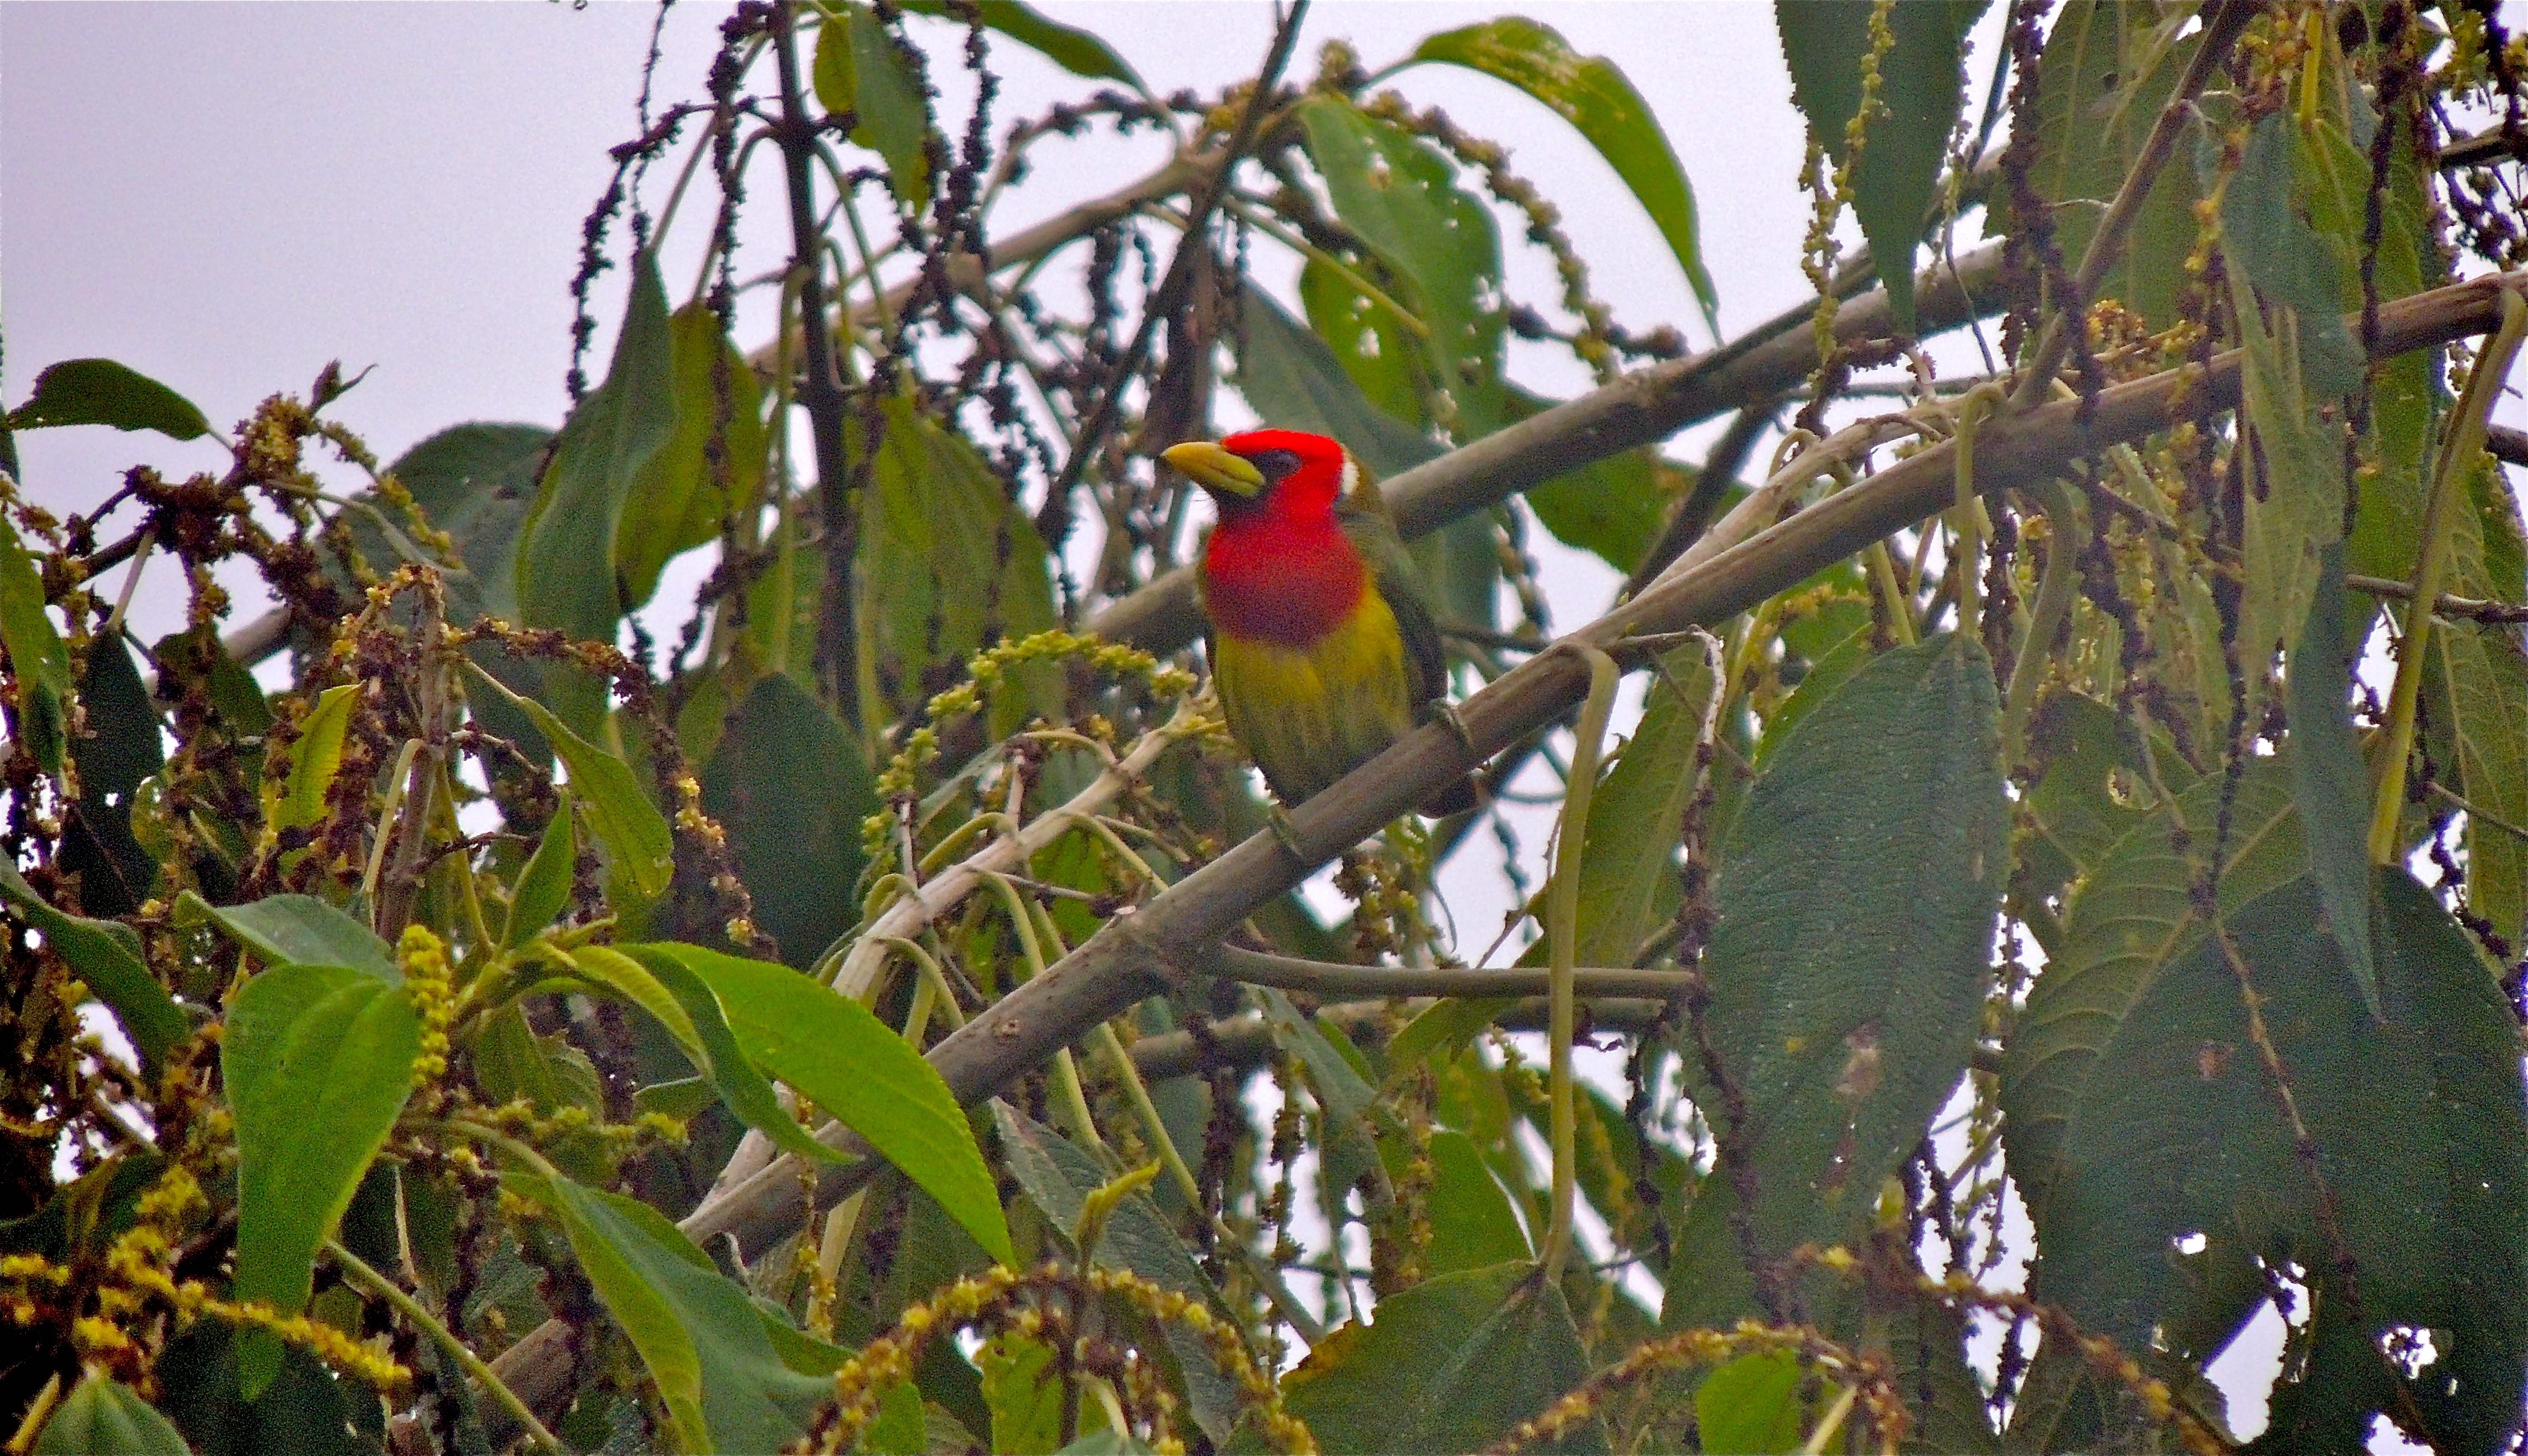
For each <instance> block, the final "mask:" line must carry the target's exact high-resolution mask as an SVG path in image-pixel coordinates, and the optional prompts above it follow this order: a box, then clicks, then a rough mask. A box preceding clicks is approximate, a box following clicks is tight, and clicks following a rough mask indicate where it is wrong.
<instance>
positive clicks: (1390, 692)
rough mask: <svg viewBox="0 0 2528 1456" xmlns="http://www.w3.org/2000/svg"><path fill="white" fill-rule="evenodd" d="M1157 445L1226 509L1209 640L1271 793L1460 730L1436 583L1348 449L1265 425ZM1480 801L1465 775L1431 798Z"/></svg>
mask: <svg viewBox="0 0 2528 1456" xmlns="http://www.w3.org/2000/svg"><path fill="white" fill-rule="evenodd" d="M1160 458H1161V459H1163V460H1165V461H1167V463H1168V464H1169V465H1171V466H1173V467H1174V468H1175V469H1176V470H1178V471H1179V472H1180V473H1182V474H1183V475H1184V476H1185V478H1186V479H1188V480H1190V481H1192V482H1193V483H1194V484H1196V485H1198V486H1200V487H1202V489H1203V490H1204V492H1205V493H1207V494H1209V495H1210V496H1211V498H1212V501H1213V503H1214V505H1215V506H1216V508H1217V510H1218V512H1219V523H1218V524H1217V525H1216V526H1214V527H1213V528H1212V530H1211V531H1210V533H1209V534H1208V535H1207V536H1206V537H1205V538H1204V540H1203V542H1202V545H1201V547H1200V560H1199V562H1198V564H1197V566H1196V568H1195V581H1196V584H1197V587H1198V588H1199V592H1198V596H1199V598H1200V600H1201V605H1202V613H1203V617H1204V619H1205V621H1206V622H1207V624H1208V626H1207V630H1206V631H1205V633H1204V645H1205V650H1206V652H1207V654H1208V655H1209V657H1210V660H1211V674H1212V682H1213V685H1214V687H1215V689H1216V690H1217V691H1218V693H1219V695H1220V705H1221V709H1222V712H1223V713H1224V714H1225V715H1226V716H1227V718H1228V720H1229V731H1230V735H1231V736H1232V737H1234V738H1236V739H1237V740H1238V744H1239V746H1240V747H1242V748H1244V749H1245V750H1246V754H1247V756H1248V757H1250V758H1252V759H1254V760H1255V766H1256V767H1257V768H1259V769H1261V770H1263V773H1264V782H1265V784H1266V785H1267V786H1268V787H1270V788H1271V789H1272V791H1273V794H1274V797H1275V798H1276V799H1278V800H1280V801H1281V802H1282V804H1283V805H1285V806H1297V805H1299V804H1300V803H1302V802H1304V801H1306V800H1308V799H1310V798H1312V797H1314V796H1315V795H1317V794H1319V793H1321V792H1323V791H1324V790H1325V789H1326V788H1327V787H1328V786H1330V785H1332V784H1333V783H1334V782H1335V780H1337V779H1340V778H1342V777H1343V775H1344V774H1346V773H1349V772H1350V771H1351V770H1353V769H1355V768H1357V767H1359V766H1360V765H1361V764H1363V763H1365V762H1367V761H1369V759H1371V758H1372V757H1374V756H1376V755H1377V754H1378V753H1379V751H1381V750H1383V749H1385V748H1386V747H1387V746H1388V745H1389V744H1392V743H1394V742H1395V741H1396V740H1397V739H1398V738H1401V737H1403V736H1404V735H1405V734H1406V733H1408V732H1411V731H1412V730H1413V728H1414V727H1416V726H1417V725H1418V724H1420V723H1423V722H1426V721H1429V720H1431V719H1433V718H1434V717H1437V718H1440V719H1441V720H1443V721H1446V722H1448V724H1449V725H1450V728H1451V731H1453V732H1455V733H1456V734H1457V736H1458V738H1459V739H1460V741H1466V737H1467V735H1466V732H1465V729H1464V726H1463V725H1462V724H1461V723H1458V722H1457V721H1456V719H1455V715H1454V713H1453V712H1452V711H1451V710H1450V709H1449V708H1448V702H1447V696H1448V663H1447V659H1446V658H1445V657H1444V656H1443V655H1442V652H1441V648H1440V629H1439V624H1438V623H1437V622H1435V621H1434V620H1433V619H1432V615H1431V603H1430V598H1429V595H1428V594H1427V592H1426V591H1425V590H1424V588H1423V584H1422V580H1421V575H1420V573H1419V571H1418V570H1417V569H1416V568H1415V565H1414V561H1413V558H1412V556H1411V555H1409V554H1408V553H1407V552H1406V551H1405V549H1404V542H1403V540H1402V538H1400V537H1398V536H1397V535H1396V526H1395V524H1394V522H1393V521H1391V520H1390V519H1389V518H1388V515H1387V511H1386V506H1385V502H1384V501H1383V500H1382V499H1381V498H1380V496H1379V494H1378V491H1377V488H1376V487H1375V485H1373V484H1372V483H1371V481H1370V479H1369V476H1368V472H1366V471H1365V470H1364V469H1362V467H1361V464H1360V462H1359V461H1358V460H1357V459H1355V458H1354V457H1353V455H1352V453H1351V451H1349V450H1347V449H1345V448H1344V447H1343V444H1342V442H1339V441H1336V440H1333V439H1330V438H1328V437H1326V436H1323V435H1313V434H1309V433H1307V432H1305V431H1299V430H1280V429H1260V430H1248V431H1243V432H1241V433H1238V434H1235V435H1231V436H1228V437H1226V438H1224V439H1221V440H1219V441H1216V442H1215V441H1187V442H1184V443H1182V444H1176V445H1171V446H1169V447H1168V448H1167V449H1166V450H1163V451H1161V452H1160ZM1468 747H1469V749H1470V750H1471V748H1472V745H1471V743H1470V742H1469V744H1468ZM1477 802H1478V791H1477V789H1476V786H1475V784H1474V782H1473V780H1472V779H1471V778H1467V779H1461V780H1459V781H1458V782H1457V783H1455V784H1453V785H1451V786H1450V787H1449V788H1448V789H1447V790H1445V791H1442V793H1441V794H1440V795H1438V796H1436V797H1435V798H1434V799H1433V800H1432V801H1431V802H1430V803H1429V804H1428V805H1426V806H1425V812H1428V813H1430V814H1432V815H1433V816H1434V817H1440V816H1445V815H1448V814H1450V813H1455V812H1459V811H1461V810H1464V809H1469V808H1473V807H1474V806H1476V804H1477ZM1275 823H1276V827H1277V828H1280V827H1281V826H1283V825H1284V824H1286V823H1287V820H1285V819H1282V818H1279V817H1277V818H1276V820H1275ZM1285 842H1286V843H1287V842H1288V840H1287V838H1286V840H1285Z"/></svg>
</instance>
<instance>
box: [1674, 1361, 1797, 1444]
mask: <svg viewBox="0 0 2528 1456" xmlns="http://www.w3.org/2000/svg"><path fill="white" fill-rule="evenodd" d="M1806 1378H1808V1372H1806V1371H1804V1370H1802V1369H1800V1363H1799V1361H1798V1360H1796V1359H1794V1358H1793V1357H1791V1356H1789V1355H1741V1356H1739V1357H1738V1358H1737V1359H1735V1360H1732V1361H1730V1362H1729V1363H1728V1364H1727V1365H1724V1366H1721V1367H1720V1368H1719V1369H1718V1370H1715V1371H1713V1372H1712V1374H1711V1375H1710V1376H1708V1377H1706V1378H1704V1381H1703V1383H1702V1384H1701V1385H1699V1386H1697V1387H1695V1391H1694V1424H1695V1429H1696V1430H1699V1431H1701V1432H1702V1435H1703V1449H1705V1450H1707V1451H1744V1452H1749V1453H1757V1452H1773V1451H1796V1450H1798V1449H1799V1448H1800V1433H1801V1432H1800V1422H1801V1420H1802V1418H1803V1416H1804V1415H1805V1409H1804V1403H1803V1402H1802V1401H1801V1399H1800V1382H1801V1381H1802V1380H1804V1379H1806Z"/></svg>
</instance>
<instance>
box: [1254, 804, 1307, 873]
mask: <svg viewBox="0 0 2528 1456" xmlns="http://www.w3.org/2000/svg"><path fill="white" fill-rule="evenodd" d="M1264 823H1265V827H1266V828H1268V829H1271V830H1272V831H1273V840H1274V842H1275V843H1277V844H1279V845H1280V846H1281V847H1282V848H1284V849H1286V850H1289V851H1290V858H1293V859H1297V860H1300V861H1302V862H1305V861H1306V859H1307V858H1308V852H1307V851H1306V850H1304V849H1301V848H1300V847H1299V826H1298V825H1296V824H1293V823H1291V822H1290V810H1289V809H1286V808H1284V807H1282V806H1280V805H1278V804H1277V805H1274V806H1272V808H1271V809H1270V810H1269V811H1268V812H1267V814H1266V815H1265V820H1264Z"/></svg>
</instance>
